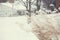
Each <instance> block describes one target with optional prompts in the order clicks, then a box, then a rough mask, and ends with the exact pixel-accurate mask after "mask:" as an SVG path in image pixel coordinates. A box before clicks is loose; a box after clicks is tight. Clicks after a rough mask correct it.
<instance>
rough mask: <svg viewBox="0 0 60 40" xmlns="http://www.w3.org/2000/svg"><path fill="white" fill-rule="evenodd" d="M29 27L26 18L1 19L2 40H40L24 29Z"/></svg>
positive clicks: (0, 34)
mask: <svg viewBox="0 0 60 40" xmlns="http://www.w3.org/2000/svg"><path fill="white" fill-rule="evenodd" d="M28 26H29V25H28V24H27V18H26V16H18V17H0V40H38V39H37V37H36V36H35V35H34V34H33V33H32V32H28V31H25V30H24V29H22V28H23V27H28ZM27 29H28V28H27Z"/></svg>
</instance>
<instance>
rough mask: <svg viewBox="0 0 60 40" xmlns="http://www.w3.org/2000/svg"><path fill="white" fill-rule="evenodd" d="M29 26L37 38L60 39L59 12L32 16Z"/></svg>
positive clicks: (46, 39)
mask: <svg viewBox="0 0 60 40" xmlns="http://www.w3.org/2000/svg"><path fill="white" fill-rule="evenodd" d="M31 20H32V21H31V27H32V31H33V33H34V34H35V35H36V36H37V37H38V38H39V40H52V39H53V40H60V37H59V36H60V14H46V15H45V14H41V15H37V16H32V18H31Z"/></svg>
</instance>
